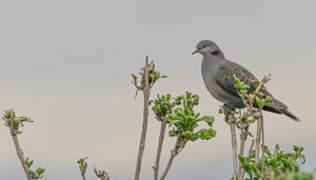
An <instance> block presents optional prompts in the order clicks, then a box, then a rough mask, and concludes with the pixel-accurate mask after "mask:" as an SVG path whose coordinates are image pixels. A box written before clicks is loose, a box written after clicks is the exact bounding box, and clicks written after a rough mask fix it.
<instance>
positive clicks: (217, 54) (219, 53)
mask: <svg viewBox="0 0 316 180" xmlns="http://www.w3.org/2000/svg"><path fill="white" fill-rule="evenodd" d="M205 55H206V56H215V57H217V58H220V59H224V58H225V56H224V54H223V53H222V51H221V50H219V49H216V50H214V51H208V52H206V54H205Z"/></svg>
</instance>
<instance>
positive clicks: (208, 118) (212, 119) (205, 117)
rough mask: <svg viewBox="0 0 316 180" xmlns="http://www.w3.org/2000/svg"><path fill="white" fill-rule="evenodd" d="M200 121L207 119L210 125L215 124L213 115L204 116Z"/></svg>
mask: <svg viewBox="0 0 316 180" xmlns="http://www.w3.org/2000/svg"><path fill="white" fill-rule="evenodd" d="M198 121H205V122H206V123H207V124H208V125H209V126H210V127H212V126H213V122H214V117H213V116H202V117H201V118H200V119H198Z"/></svg>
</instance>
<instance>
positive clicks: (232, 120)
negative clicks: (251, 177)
mask: <svg viewBox="0 0 316 180" xmlns="http://www.w3.org/2000/svg"><path fill="white" fill-rule="evenodd" d="M223 110H224V114H225V121H226V123H227V124H229V126H230V132H231V141H232V149H233V174H234V175H233V179H237V178H238V174H237V162H238V160H237V137H236V128H235V126H236V117H235V116H234V114H232V109H231V107H228V106H226V105H224V106H223Z"/></svg>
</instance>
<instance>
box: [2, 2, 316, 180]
mask: <svg viewBox="0 0 316 180" xmlns="http://www.w3.org/2000/svg"><path fill="white" fill-rule="evenodd" d="M315 8H316V1H313V0H305V1H286V0H282V1H281V0H280V1H273V0H269V1H260V2H258V1H253V0H245V1H210V0H209V1H202V0H196V1H181V0H174V1H164V0H161V1H148V0H147V1H145V0H137V1H136V0H117V1H111V0H103V1H101V0H90V1H83V0H72V1H71V0H54V1H48V0H28V1H22V0H14V1H1V2H0V23H1V28H0V62H1V71H0V86H1V91H0V110H1V111H2V112H3V111H4V110H7V109H10V108H15V110H16V112H17V114H18V115H27V116H29V117H31V118H32V119H33V120H34V121H35V123H34V124H30V125H26V127H25V128H24V129H23V132H24V133H23V135H21V136H20V140H21V144H22V147H23V149H24V151H25V154H26V155H27V156H30V157H31V158H32V159H34V160H35V166H38V165H40V166H43V167H45V168H46V169H47V176H46V177H45V179H48V180H54V179H59V180H64V179H65V180H68V179H80V173H79V169H78V168H77V167H76V163H75V162H76V160H77V158H79V157H85V156H88V157H89V161H88V162H89V171H88V177H89V179H96V178H95V177H94V175H93V172H92V167H94V166H97V167H98V168H102V169H106V170H107V171H108V172H109V174H110V175H111V177H112V179H120V180H127V179H131V177H132V176H133V174H134V170H135V164H136V154H137V149H138V141H139V136H140V130H141V123H142V122H141V119H142V99H141V98H142V97H141V96H139V97H138V98H137V99H136V100H135V98H134V93H135V89H134V88H133V86H132V85H131V83H130V80H131V78H130V73H133V72H137V71H138V70H139V68H140V67H141V66H142V65H143V63H144V57H145V55H149V56H150V58H151V59H153V60H155V63H156V66H157V68H158V69H159V71H160V72H162V73H163V74H167V75H168V76H169V78H168V79H166V80H162V81H160V82H159V83H158V85H157V86H156V87H155V88H154V89H153V97H154V96H155V94H157V93H158V92H159V93H161V94H163V93H167V92H170V93H173V94H175V95H179V94H183V93H184V92H185V91H187V90H189V91H192V92H193V93H197V94H199V95H200V97H201V100H200V106H199V111H200V112H201V113H202V114H208V115H214V116H215V118H216V122H215V124H214V126H215V129H216V130H217V132H218V134H217V137H216V138H215V139H213V140H211V141H208V142H201V141H200V142H195V143H189V144H188V146H187V147H186V148H185V149H184V151H183V152H181V154H180V155H179V156H178V157H177V158H176V160H175V162H174V164H173V167H172V169H171V171H170V174H169V175H168V178H167V179H183V180H190V179H199V180H204V179H228V178H229V177H230V175H231V172H232V165H231V164H232V163H231V154H232V153H231V145H230V134H229V133H230V132H229V128H228V126H227V124H226V123H225V122H224V121H223V120H222V118H223V117H222V116H219V115H218V113H217V112H218V108H219V106H220V105H221V104H220V103H219V102H217V101H216V100H214V99H213V98H212V97H211V96H210V94H209V93H208V92H207V90H206V88H205V87H204V83H203V81H202V77H201V72H200V63H201V59H202V58H201V56H199V55H196V56H191V53H192V51H193V50H194V49H195V46H196V44H197V42H198V41H199V40H202V39H211V40H214V41H216V42H217V43H218V45H219V46H220V47H221V48H222V50H223V52H224V53H225V56H226V57H227V58H229V59H230V60H232V61H235V62H237V63H239V64H241V65H243V66H244V67H246V68H248V69H249V70H251V71H252V72H253V73H254V74H255V75H257V76H258V78H261V77H262V76H263V75H264V74H270V73H271V74H272V81H271V82H269V84H268V85H267V87H268V88H269V90H270V92H272V93H273V95H274V96H275V97H277V98H278V99H280V100H282V101H283V102H285V103H286V104H287V105H288V106H289V108H290V110H291V111H292V112H293V113H295V114H296V115H297V116H299V117H300V118H301V119H302V122H301V123H300V124H297V123H295V122H294V121H291V120H290V119H288V118H286V117H285V116H280V115H274V114H270V113H265V117H266V120H265V130H266V131H265V134H266V138H265V140H266V142H267V144H268V145H269V146H271V147H273V146H274V144H276V143H279V144H280V146H281V148H284V149H286V150H290V149H291V147H292V145H302V146H304V147H305V149H306V150H305V154H306V155H307V163H306V164H305V165H304V166H303V169H304V170H306V171H311V170H312V169H314V168H316V161H315V160H316V155H315V154H316V141H315V135H316V132H315V128H314V127H315V125H316V121H315V117H314V116H315V109H314V107H315V101H316V94H315V92H316V83H315V82H316V80H315V77H316V71H315V66H316V63H315V61H316V51H315V49H316V47H315V42H316V36H315V32H316V22H315V19H316V11H315ZM159 127H160V124H159V122H157V121H156V120H154V116H153V114H151V116H150V121H149V129H148V131H149V134H148V138H147V146H146V149H145V155H144V164H143V168H142V179H150V178H152V174H153V170H152V167H151V166H152V165H153V162H154V156H155V149H156V146H157V138H158V132H159ZM0 142H1V144H2V145H1V148H0V179H4V180H6V179H23V178H24V174H23V173H24V172H23V170H22V168H21V165H20V164H19V162H18V159H17V157H16V154H15V151H14V146H13V143H12V141H11V137H10V136H9V133H8V129H7V128H6V127H5V126H4V124H3V123H1V125H0ZM173 143H174V142H173V139H171V138H167V140H166V146H164V147H165V150H164V152H163V158H162V165H161V167H162V168H164V167H165V165H166V160H167V158H168V156H169V150H170V149H171V148H172V146H173Z"/></svg>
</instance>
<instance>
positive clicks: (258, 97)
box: [233, 74, 272, 109]
mask: <svg viewBox="0 0 316 180" xmlns="http://www.w3.org/2000/svg"><path fill="white" fill-rule="evenodd" d="M233 77H234V80H235V88H237V89H238V91H239V92H240V94H241V96H244V97H245V98H246V99H248V100H250V102H251V103H253V101H255V103H256V104H257V105H258V107H259V109H262V108H263V107H264V106H265V105H267V104H268V103H269V102H271V100H272V98H271V97H270V96H264V94H263V93H262V92H260V91H257V90H256V91H254V92H252V93H248V90H249V88H250V86H249V85H248V84H246V83H245V82H243V81H242V80H240V79H239V78H238V77H237V75H236V74H233ZM266 81H267V80H266V79H265V78H264V80H263V82H266ZM263 82H261V83H263Z"/></svg>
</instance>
